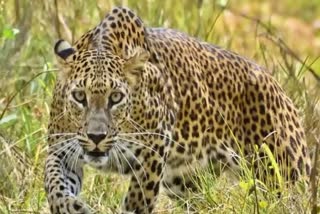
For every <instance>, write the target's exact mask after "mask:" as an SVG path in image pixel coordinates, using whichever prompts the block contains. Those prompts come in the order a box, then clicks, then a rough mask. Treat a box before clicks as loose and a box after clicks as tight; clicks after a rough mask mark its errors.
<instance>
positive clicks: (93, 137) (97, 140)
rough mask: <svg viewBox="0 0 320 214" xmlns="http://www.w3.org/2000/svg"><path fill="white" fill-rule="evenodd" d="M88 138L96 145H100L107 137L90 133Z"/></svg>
mask: <svg viewBox="0 0 320 214" xmlns="http://www.w3.org/2000/svg"><path fill="white" fill-rule="evenodd" d="M87 135H88V138H89V139H90V140H92V141H93V142H94V143H95V144H97V145H98V144H99V143H100V142H101V141H102V140H103V139H105V138H106V137H107V135H106V134H93V133H88V134H87Z"/></svg>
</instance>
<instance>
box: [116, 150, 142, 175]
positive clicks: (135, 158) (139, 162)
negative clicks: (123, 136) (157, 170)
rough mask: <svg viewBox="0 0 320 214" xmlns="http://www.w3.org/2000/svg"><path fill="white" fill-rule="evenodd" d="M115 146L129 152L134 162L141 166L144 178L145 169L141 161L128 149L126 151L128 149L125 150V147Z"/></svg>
mask: <svg viewBox="0 0 320 214" xmlns="http://www.w3.org/2000/svg"><path fill="white" fill-rule="evenodd" d="M117 146H119V147H121V148H122V149H124V150H125V151H127V152H130V154H131V156H132V157H133V158H134V160H135V161H136V162H137V163H138V164H139V165H140V166H141V168H142V170H143V174H144V176H146V175H147V172H146V171H145V168H144V167H143V165H142V163H141V161H140V160H139V159H138V158H137V157H136V156H135V155H134V154H133V152H132V151H131V150H130V149H128V148H126V147H124V146H122V145H117Z"/></svg>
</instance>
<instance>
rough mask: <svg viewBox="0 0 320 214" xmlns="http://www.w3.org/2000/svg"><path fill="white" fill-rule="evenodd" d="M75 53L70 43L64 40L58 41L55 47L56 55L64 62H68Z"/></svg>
mask: <svg viewBox="0 0 320 214" xmlns="http://www.w3.org/2000/svg"><path fill="white" fill-rule="evenodd" d="M75 52H76V51H75V49H74V48H73V47H72V46H71V45H70V44H69V42H67V41H65V40H63V39H60V40H59V41H57V42H56V44H55V46H54V53H55V54H56V55H57V56H58V57H59V58H60V59H62V60H66V59H67V58H68V57H69V56H71V55H72V54H74V53H75Z"/></svg>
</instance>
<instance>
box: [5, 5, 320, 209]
mask: <svg viewBox="0 0 320 214" xmlns="http://www.w3.org/2000/svg"><path fill="white" fill-rule="evenodd" d="M278 3H279V2H278V1H275V0H271V1H264V2H263V1H258V0H254V1H249V0H244V1H241V2H240V1H236V0H231V1H226V0H215V1H210V0H197V1H193V0H189V1H188V0H185V1H175V2H173V1H169V0H164V1H160V0H158V1H157V0H141V1H134V0H126V1H120V0H114V1H106V0H98V1H84V0H79V1H67V0H59V1H58V0H54V1H41V0H35V1H19V0H12V1H4V0H0V50H1V54H0V80H1V84H0V213H48V212H49V211H48V205H47V202H46V198H45V193H44V189H43V167H44V160H45V155H46V148H47V145H46V130H47V122H48V115H49V106H50V101H51V98H52V89H53V85H54V82H55V77H56V73H57V72H58V71H57V70H56V68H57V67H56V61H55V59H54V56H53V51H52V49H53V44H54V42H55V41H56V40H57V39H58V38H60V37H63V38H65V39H67V40H69V41H74V40H75V39H77V38H79V37H80V36H81V35H82V34H83V33H84V32H86V31H87V30H88V29H90V28H92V27H93V26H95V25H96V24H97V23H98V22H99V20H100V19H101V18H102V17H103V16H104V14H105V13H106V12H107V11H109V10H110V8H111V7H112V6H114V5H122V4H123V5H127V6H129V7H130V8H132V9H133V10H135V11H136V12H137V13H138V14H139V16H141V18H142V19H143V20H144V22H145V23H146V25H148V26H163V27H171V28H176V29H179V30H181V31H184V32H187V33H188V34H190V35H192V36H196V37H199V38H200V39H203V40H206V41H208V42H211V43H214V44H217V45H219V46H222V47H225V48H228V49H232V50H234V51H236V52H238V53H240V54H242V55H245V56H247V57H249V58H253V59H254V60H256V61H257V62H259V63H260V64H262V65H264V66H265V67H267V68H268V69H269V70H270V72H272V73H273V75H274V76H275V77H276V78H277V79H278V80H279V82H280V83H281V84H282V85H283V87H284V88H285V90H286V91H287V93H288V94H289V95H290V97H291V98H292V99H293V100H294V102H295V104H296V105H297V107H298V108H299V110H300V112H301V117H302V118H303V120H304V125H305V127H306V131H307V139H308V143H309V145H310V148H311V152H312V153H314V154H315V153H316V146H315V145H316V143H317V139H319V137H320V125H319V124H320V107H319V97H320V95H319V88H320V83H319V80H317V79H316V78H315V75H319V74H320V72H319V71H320V61H319V60H317V59H318V56H319V55H320V47H319V46H320V45H319V33H320V30H319V29H318V28H316V27H312V26H313V25H312V23H313V22H314V21H315V19H316V18H317V17H316V14H320V3H319V2H318V1H303V0H298V1H296V2H295V3H294V4H293V3H292V1H290V0H284V1H282V2H281V4H278ZM310 11H311V12H310ZM318 18H319V17H318ZM279 41H285V42H286V43H285V44H286V46H284V45H283V44H282V43H279ZM286 47H287V48H289V49H286ZM311 71H314V72H315V73H316V74H315V75H314V74H312V72H311ZM317 72H318V73H317ZM318 143H319V142H318ZM318 160H319V159H318ZM315 165H317V166H320V164H319V162H318V164H315ZM244 171H246V173H244V174H243V175H239V174H236V173H234V174H235V176H237V177H239V176H240V180H239V181H238V180H232V179H231V180H230V179H229V176H228V175H225V174H222V176H220V177H219V176H217V175H216V174H214V173H212V172H207V171H202V172H199V174H200V177H199V178H200V180H199V182H198V189H199V193H192V194H190V198H188V200H186V201H182V202H174V201H171V200H169V199H168V198H166V197H165V196H163V197H162V198H161V199H160V202H159V205H158V207H157V210H159V212H161V213H183V212H184V211H183V208H182V207H184V206H185V205H186V207H193V208H195V209H196V210H199V213H257V212H259V213H308V212H311V209H312V207H315V210H317V209H318V210H319V207H317V205H315V204H316V203H318V204H319V201H318V202H312V200H311V195H312V194H311V191H310V189H308V188H307V187H306V186H304V185H302V184H301V185H297V186H296V187H295V188H290V189H287V188H285V187H284V189H283V191H282V193H283V194H282V195H281V197H280V198H279V197H276V194H275V193H274V192H272V191H268V190H265V189H262V188H260V187H258V186H259V185H256V183H255V182H258V181H257V180H256V179H255V178H254V176H253V175H252V173H251V170H250V169H247V170H244ZM231 173H232V172H231ZM123 181H126V178H122V177H120V176H117V175H114V174H102V173H100V172H97V171H95V170H92V169H86V176H85V183H84V188H83V192H82V194H81V197H83V198H84V199H85V200H86V201H87V202H88V204H89V205H90V206H91V207H92V209H93V210H96V211H97V213H114V212H115V211H116V210H117V208H118V207H119V204H120V202H121V200H122V199H121V198H122V196H123V194H124V192H125V191H126V185H123ZM318 186H319V179H318V178H317V177H316V178H315V185H314V186H313V190H315V191H314V193H315V194H313V195H317V193H318V194H319V191H320V190H319V189H318V190H316V188H317V187H318ZM253 188H256V189H253ZM313 197H314V196H313ZM318 198H319V197H318ZM318 206H319V205H318Z"/></svg>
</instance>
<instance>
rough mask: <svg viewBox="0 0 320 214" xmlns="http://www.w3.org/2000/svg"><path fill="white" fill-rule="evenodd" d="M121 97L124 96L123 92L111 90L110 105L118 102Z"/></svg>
mask: <svg viewBox="0 0 320 214" xmlns="http://www.w3.org/2000/svg"><path fill="white" fill-rule="evenodd" d="M123 97H124V94H123V93H121V92H113V93H112V94H111V95H110V97H109V103H110V105H115V104H118V103H120V102H121V100H122V98H123Z"/></svg>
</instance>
